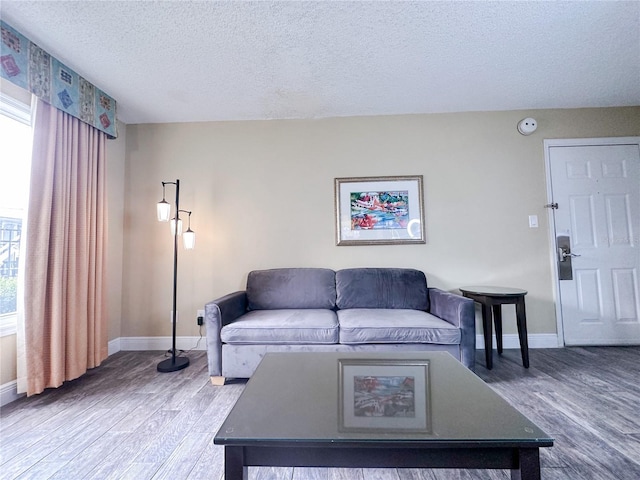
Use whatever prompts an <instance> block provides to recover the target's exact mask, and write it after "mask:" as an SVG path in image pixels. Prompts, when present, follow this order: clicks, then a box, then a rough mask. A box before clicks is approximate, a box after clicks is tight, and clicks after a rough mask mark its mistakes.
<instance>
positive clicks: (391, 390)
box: [338, 359, 431, 433]
mask: <svg viewBox="0 0 640 480" xmlns="http://www.w3.org/2000/svg"><path fill="white" fill-rule="evenodd" d="M338 370H339V371H338V382H339V383H338V391H339V394H338V402H339V405H338V410H339V416H338V418H339V420H338V422H339V424H338V430H339V431H341V432H387V433H395V432H414V433H418V432H419V433H429V432H431V401H430V387H429V360H406V359H403V360H391V359H389V360H387V359H385V360H374V359H339V360H338Z"/></svg>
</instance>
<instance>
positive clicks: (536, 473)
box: [511, 448, 540, 480]
mask: <svg viewBox="0 0 640 480" xmlns="http://www.w3.org/2000/svg"><path fill="white" fill-rule="evenodd" d="M518 457H519V459H520V468H519V469H517V470H511V480H540V451H539V449H537V448H521V449H520V451H519V452H518Z"/></svg>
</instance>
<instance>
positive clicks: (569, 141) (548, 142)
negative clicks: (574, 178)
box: [544, 137, 640, 347]
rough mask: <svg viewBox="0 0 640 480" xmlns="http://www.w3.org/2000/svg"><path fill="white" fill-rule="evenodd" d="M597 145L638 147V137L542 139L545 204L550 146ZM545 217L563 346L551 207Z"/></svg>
mask: <svg viewBox="0 0 640 480" xmlns="http://www.w3.org/2000/svg"><path fill="white" fill-rule="evenodd" d="M598 145H636V146H638V149H640V137H602V138H553V139H544V165H545V176H546V182H547V205H548V204H551V203H553V190H552V184H551V158H550V155H549V149H550V148H551V147H593V146H598ZM548 210H549V211H548V212H547V218H548V221H549V253H550V261H551V272H552V275H553V286H554V288H553V301H554V303H555V307H556V330H557V337H558V346H559V347H564V346H565V343H564V323H563V319H562V298H561V295H560V278H559V275H558V262H557V253H556V224H555V217H554V215H553V209H552V208H549V209H548Z"/></svg>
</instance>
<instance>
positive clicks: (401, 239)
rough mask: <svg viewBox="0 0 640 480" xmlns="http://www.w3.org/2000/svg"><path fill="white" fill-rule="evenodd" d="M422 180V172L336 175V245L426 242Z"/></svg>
mask: <svg viewBox="0 0 640 480" xmlns="http://www.w3.org/2000/svg"><path fill="white" fill-rule="evenodd" d="M422 183H423V179H422V175H412V176H394V177H343V178H336V179H335V211H336V245H339V246H342V245H399V244H424V243H426V240H425V230H424V193H423V188H422Z"/></svg>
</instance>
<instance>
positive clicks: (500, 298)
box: [460, 286, 529, 370]
mask: <svg viewBox="0 0 640 480" xmlns="http://www.w3.org/2000/svg"><path fill="white" fill-rule="evenodd" d="M460 291H461V292H462V295H463V296H465V297H467V298H471V299H472V300H474V301H476V302H478V303H479V304H480V305H482V329H483V333H484V353H485V359H486V363H487V368H488V369H489V370H491V369H492V368H493V345H492V335H491V333H492V332H491V323H492V322H491V314H492V312H493V321H494V323H495V326H496V343H497V347H498V354H501V353H502V305H512V304H515V306H516V322H517V326H518V338H519V339H520V353H521V354H522V364H523V365H524V367H525V368H529V343H528V341H527V315H526V313H525V308H524V296H525V295H526V294H527V291H526V290H521V289H519V288H510V287H489V286H483V287H480V286H473V287H461V288H460Z"/></svg>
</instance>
